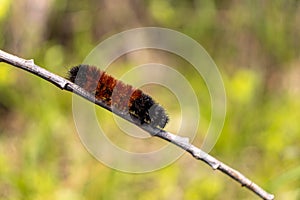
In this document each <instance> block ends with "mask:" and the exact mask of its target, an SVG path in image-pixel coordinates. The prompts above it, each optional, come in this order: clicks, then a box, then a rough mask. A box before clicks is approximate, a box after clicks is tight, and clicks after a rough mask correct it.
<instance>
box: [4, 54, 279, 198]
mask: <svg viewBox="0 0 300 200" xmlns="http://www.w3.org/2000/svg"><path fill="white" fill-rule="evenodd" d="M1 61H2V62H5V63H8V64H10V65H13V66H15V67H18V68H21V69H23V70H26V71H28V72H30V73H32V74H35V75H37V76H39V77H41V78H42V79H44V80H46V81H49V82H51V83H52V84H54V85H56V86H57V87H59V88H60V89H63V90H67V91H71V92H73V93H75V94H77V95H79V96H81V97H83V98H85V99H87V100H89V101H91V102H93V103H95V104H97V105H99V106H101V107H103V108H105V109H107V110H109V111H112V110H111V108H110V107H108V106H107V105H105V104H104V103H102V102H101V101H97V100H96V99H95V97H94V96H92V95H91V94H90V93H88V92H86V91H85V90H83V89H82V88H81V87H79V86H78V85H76V84H74V83H72V82H70V81H68V80H66V79H64V78H62V77H60V76H58V75H56V74H53V73H51V72H49V71H47V70H45V69H43V68H41V67H39V66H37V65H35V64H34V62H33V60H25V59H22V58H19V57H17V56H14V55H11V54H8V53H6V52H4V51H1V50H0V62H1ZM114 114H116V115H118V116H120V117H122V118H123V119H126V120H127V121H129V122H131V123H133V124H136V123H135V122H134V121H133V120H132V119H131V117H130V116H129V115H125V114H122V113H119V112H118V111H114ZM136 125H137V124H136ZM138 126H139V127H140V128H142V129H143V130H145V131H147V132H148V133H149V134H151V135H152V136H156V137H159V138H161V139H164V140H166V141H168V142H171V143H173V144H175V145H177V146H178V147H180V148H182V149H184V150H185V151H187V152H189V153H190V154H191V155H192V156H194V157H195V158H196V159H198V160H202V161H203V162H205V163H207V164H208V165H209V166H211V167H212V168H213V169H214V170H219V171H221V172H223V173H224V174H227V175H228V176H229V177H231V178H232V179H234V180H236V181H237V182H239V183H240V184H241V185H242V186H244V187H246V188H248V189H249V190H251V191H252V192H254V193H256V194H257V195H258V196H259V197H261V198H262V199H266V200H271V199H274V195H273V194H269V193H268V192H266V191H265V190H264V189H262V188H261V187H259V186H258V185H257V184H255V183H254V182H252V181H251V180H249V179H248V178H247V177H245V176H244V175H243V174H241V173H240V172H238V171H237V170H235V169H232V168H231V167H229V166H227V165H226V164H224V163H222V162H220V161H219V160H217V159H216V158H214V157H212V156H211V155H209V154H207V153H205V152H204V151H202V150H201V149H199V148H197V147H195V146H194V145H192V144H191V143H189V139H188V138H184V137H181V136H177V135H174V134H172V133H169V132H167V131H164V130H161V129H159V128H153V127H151V126H149V125H147V124H145V123H144V124H143V125H142V126H141V125H138Z"/></svg>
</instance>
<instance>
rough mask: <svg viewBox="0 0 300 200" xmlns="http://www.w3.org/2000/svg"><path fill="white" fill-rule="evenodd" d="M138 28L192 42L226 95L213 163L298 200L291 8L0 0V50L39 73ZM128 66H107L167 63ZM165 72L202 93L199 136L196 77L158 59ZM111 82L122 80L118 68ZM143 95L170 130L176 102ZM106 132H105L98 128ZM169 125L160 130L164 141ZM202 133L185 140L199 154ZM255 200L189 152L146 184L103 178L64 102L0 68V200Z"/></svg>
mask: <svg viewBox="0 0 300 200" xmlns="http://www.w3.org/2000/svg"><path fill="white" fill-rule="evenodd" d="M145 26H158V27H165V28H170V29H174V30H177V31H180V32H182V33H184V34H186V35H188V36H190V37H191V38H193V39H194V40H196V41H197V42H199V43H200V44H201V45H202V46H203V47H204V48H205V49H206V50H207V52H208V53H209V54H210V56H211V57H212V58H213V60H214V61H215V62H216V64H217V66H218V67H219V70H220V72H221V74H222V77H223V79H224V84H225V88H226V94H227V116H226V121H225V124H224V129H223V132H222V134H221V135H220V137H219V140H218V141H217V143H216V145H215V147H214V148H213V150H212V151H211V152H210V153H211V154H212V155H213V156H215V157H216V158H218V159H220V160H222V161H223V162H225V163H227V164H229V165H230V166H232V167H234V168H235V169H238V170H239V171H240V172H242V173H244V174H245V175H247V176H248V177H249V178H251V179H252V180H254V181H255V182H256V183H258V184H259V185H261V186H262V187H263V188H265V189H266V190H268V191H269V192H272V193H274V194H275V195H276V198H277V199H289V200H293V199H300V189H299V188H300V123H299V120H300V112H299V110H300V101H299V97H300V2H299V1H297V0H294V1H292V0H289V1H284V0H274V1H272V2H270V3H267V1H250V0H247V1H243V2H240V1H235V0H231V1H219V0H215V1H197V0H188V1H181V0H166V1H159V0H147V1H138V0H132V1H130V0H122V1H121V0H120V1H117V0H113V1H111V0H101V1H96V0H94V1H78V0H73V1H71V0H69V1H68V0H59V1H58V0H57V1H55V0H45V1H39V0H15V1H12V0H0V30H1V34H0V48H1V49H2V50H4V51H7V52H10V53H13V54H16V55H18V56H21V57H24V58H28V59H31V58H33V59H34V60H35V63H36V64H38V65H40V66H43V67H45V68H46V69H48V70H49V71H51V72H54V73H57V74H59V75H62V76H65V75H66V73H67V70H68V68H69V67H70V66H73V65H77V64H79V63H81V62H82V61H83V60H84V58H85V57H86V56H87V54H88V53H89V52H90V51H91V50H92V49H93V48H94V47H95V46H96V45H97V44H98V43H99V42H101V41H103V40H104V39H106V38H108V37H110V36H112V35H113V34H116V33H119V32H121V31H125V30H127V29H131V28H137V27H145ZM151 55H152V54H151ZM132 57H134V58H135V59H131V60H134V62H126V59H124V60H125V61H124V62H123V61H122V60H120V61H119V62H118V61H117V62H115V63H113V64H114V65H118V64H119V65H120V64H122V63H123V64H124V63H125V64H124V68H122V70H121V71H123V70H125V71H126V69H127V68H130V66H134V65H136V64H141V63H144V62H145V61H152V60H153V58H155V61H156V62H159V61H164V58H165V56H164V53H163V52H156V53H154V54H153V56H152V57H151V56H150V57H147V58H145V57H141V59H142V58H143V59H144V60H143V62H142V61H140V60H139V59H138V58H140V57H139V56H132ZM132 57H131V58H132ZM168 58H169V57H168ZM171 60H172V59H171ZM177 60H180V59H179V58H177ZM127 61H128V60H127ZM168 62H169V63H168ZM165 63H168V64H170V65H172V66H175V67H176V66H177V69H178V70H179V71H181V72H182V73H184V75H185V76H186V77H187V78H188V79H189V80H190V82H191V84H192V86H193V87H194V88H196V90H197V91H200V92H199V93H198V92H197V96H198V98H199V101H200V103H199V105H200V107H201V112H202V113H201V120H202V121H201V123H202V127H203V128H204V129H205V127H207V124H208V123H209V119H210V109H209V105H210V103H209V102H208V101H209V94H208V93H207V90H206V89H205V87H204V84H203V82H202V81H201V77H195V76H194V74H195V73H194V71H193V69H192V68H191V67H190V66H189V65H188V63H186V62H184V61H182V60H181V61H178V62H177V61H176V62H175V61H174V60H173V61H170V59H167V61H165ZM178 63H180V64H178ZM110 73H112V74H114V75H115V76H116V77H118V76H121V75H122V73H121V72H120V71H118V70H116V68H114V69H113V70H111V71H110ZM146 89H147V88H146ZM148 89H149V88H148ZM201 89H203V94H201ZM152 92H153V96H155V97H156V99H158V100H159V101H160V102H163V104H167V102H171V103H169V104H167V105H165V107H166V108H167V109H168V110H169V112H170V118H171V120H172V118H173V120H175V121H176V120H178V118H177V117H178V116H177V115H180V113H179V114H178V112H179V110H178V107H177V102H175V103H174V105H175V106H174V105H173V100H172V101H170V100H169V98H174V96H172V95H170V94H167V95H164V92H157V91H155V89H151V88H150V89H149V93H152ZM205 105H208V106H207V107H206V106H205ZM100 112H102V111H100ZM100 115H101V114H100ZM176 122H177V121H176ZM107 123H109V120H108V122H107ZM171 123H172V122H171ZM110 125H111V126H113V123H112V124H106V125H105V126H107V127H110ZM173 125H174V126H175V125H176V123H174V124H173ZM173 125H172V124H171V125H169V127H167V128H168V129H169V130H172V127H173ZM175 128H176V127H175ZM200 128H201V124H200ZM111 130H112V131H115V132H111V133H109V134H110V135H111V136H112V137H118V136H115V135H114V134H121V132H119V131H116V130H115V128H112V129H111ZM201 131H202V130H201V129H199V137H196V139H195V141H194V144H195V145H197V146H201V141H202V139H203V138H202V137H201ZM157 140H159V139H158V138H153V139H151V143H150V145H149V148H152V147H155V146H156V145H162V144H165V143H164V142H162V141H159V143H155V141H157ZM136 143H137V144H136V145H137V146H135V148H142V149H143V150H145V149H146V150H147V146H146V147H145V146H143V145H141V144H145V145H147V143H146V142H145V141H144V142H143V143H141V144H140V145H139V144H138V140H137V141H136ZM127 148H128V149H132V147H130V146H129V147H128V146H127ZM255 198H257V197H255V195H254V194H253V193H252V192H250V191H248V190H246V189H245V188H242V187H241V186H240V185H239V184H237V183H236V182H234V181H233V180H232V179H230V178H228V177H227V176H225V175H223V174H222V173H220V172H217V171H213V170H212V169H211V168H210V167H209V166H207V165H206V164H204V163H202V162H200V161H197V160H195V159H193V158H192V157H191V156H190V155H189V154H187V153H186V154H184V155H183V156H182V157H181V158H180V159H179V160H177V161H176V162H175V163H174V164H172V165H170V166H167V167H165V168H163V169H161V170H158V171H154V172H150V173H146V174H128V173H122V172H119V171H116V170H114V169H111V168H108V167H106V166H105V165H103V164H101V163H100V162H98V161H97V160H96V159H95V158H94V157H93V156H91V155H90V154H89V153H88V151H87V150H86V149H85V147H84V146H83V145H82V143H81V142H80V139H79V137H78V135H77V131H76V127H75V124H74V121H73V115H72V95H71V93H68V92H65V91H62V90H60V89H58V88H56V87H54V86H53V85H51V84H50V83H48V82H46V81H44V80H42V79H40V78H38V77H36V76H34V75H31V74H29V73H27V72H24V71H22V70H20V69H17V68H14V67H12V66H10V65H7V64H3V63H1V64H0V199H9V200H14V199H59V200H68V199H70V200H83V199H140V200H148V199H149V200H150V199H162V200H165V199H173V200H177V199H198V200H199V199H203V200H208V199H222V200H225V199H227V200H229V199H255ZM257 199H258V198H257Z"/></svg>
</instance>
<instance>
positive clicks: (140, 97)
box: [67, 65, 169, 128]
mask: <svg viewBox="0 0 300 200" xmlns="http://www.w3.org/2000/svg"><path fill="white" fill-rule="evenodd" d="M67 79H68V80H70V81H71V82H73V83H75V84H77V85H79V86H80V87H82V88H83V89H84V90H86V91H87V92H89V93H91V94H92V95H93V96H95V98H96V99H97V100H99V101H101V102H103V103H105V104H106V105H107V106H109V107H110V108H111V110H112V111H113V110H114V109H117V110H118V111H119V112H122V113H125V114H129V115H130V117H131V118H132V119H133V120H134V122H137V123H138V124H141V125H142V124H144V123H147V124H149V125H150V126H152V127H159V128H164V127H165V126H166V124H167V123H168V121H169V117H168V115H167V114H166V111H165V110H164V108H163V107H161V106H160V105H159V104H158V103H156V102H155V101H154V100H153V99H152V97H150V96H149V95H147V94H145V93H143V91H142V90H140V89H136V88H134V87H132V86H131V85H128V84H125V83H123V82H122V81H120V80H117V79H115V78H114V77H112V76H110V75H108V74H107V73H106V72H105V71H102V70H100V69H98V68H97V67H95V66H90V65H78V66H75V67H72V68H71V69H70V70H69V73H68V76H67Z"/></svg>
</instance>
